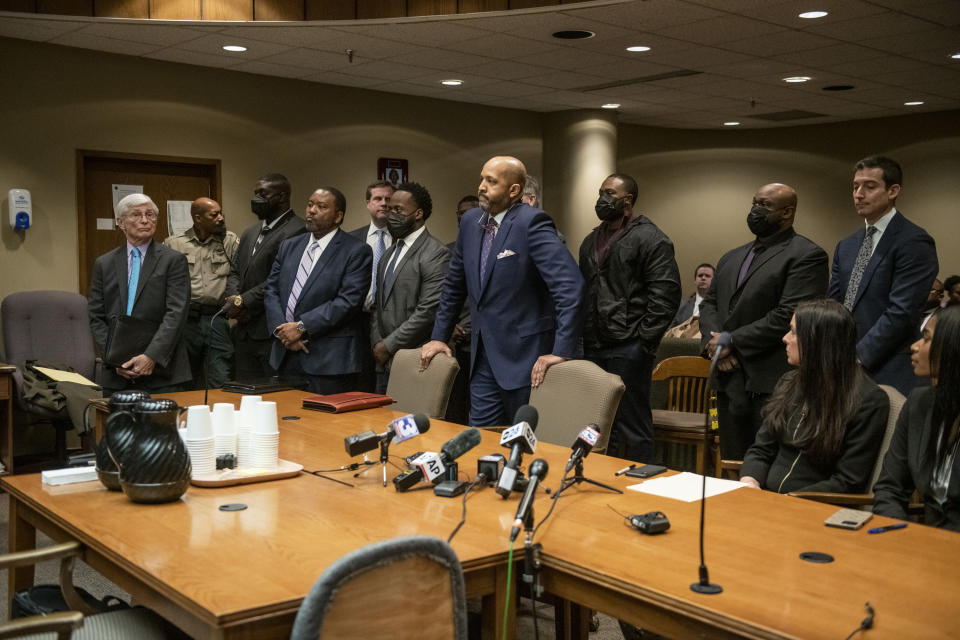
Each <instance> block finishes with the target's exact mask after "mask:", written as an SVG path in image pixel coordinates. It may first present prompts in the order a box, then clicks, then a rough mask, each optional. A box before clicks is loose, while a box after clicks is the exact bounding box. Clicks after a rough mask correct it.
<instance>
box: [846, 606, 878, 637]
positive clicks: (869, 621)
mask: <svg viewBox="0 0 960 640" xmlns="http://www.w3.org/2000/svg"><path fill="white" fill-rule="evenodd" d="M866 607H867V617H866V618H864V619H863V620H862V621H861V622H860V626H859V627H857V628H856V629H854V630H853V631H851V632H850V635H848V636H847V637H846V638H845V639H844V640H850V638H852V637H853V636H855V635H857V632H859V631H866V630H867V629H871V628H873V616H874V613H875V612H874V610H873V607H871V606H870V603H869V602H868V603H867V604H866Z"/></svg>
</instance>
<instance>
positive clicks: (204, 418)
mask: <svg viewBox="0 0 960 640" xmlns="http://www.w3.org/2000/svg"><path fill="white" fill-rule="evenodd" d="M212 437H213V425H212V423H211V421H210V407H208V406H207V405H205V404H195V405H193V406H192V407H187V433H186V438H185V440H202V439H205V438H212Z"/></svg>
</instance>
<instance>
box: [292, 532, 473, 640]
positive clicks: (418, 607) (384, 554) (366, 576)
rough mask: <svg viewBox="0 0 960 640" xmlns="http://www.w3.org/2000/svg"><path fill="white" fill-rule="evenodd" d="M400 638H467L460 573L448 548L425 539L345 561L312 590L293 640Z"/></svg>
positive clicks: (364, 551) (390, 544)
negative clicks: (406, 636)
mask: <svg viewBox="0 0 960 640" xmlns="http://www.w3.org/2000/svg"><path fill="white" fill-rule="evenodd" d="M403 635H409V636H411V637H416V638H417V639H418V640H450V639H454V640H466V638H467V602H466V592H465V589H464V582H463V568H462V567H461V566H460V560H459V559H457V555H456V553H454V551H453V549H452V548H451V547H450V545H449V544H447V543H446V542H444V541H443V540H440V539H438V538H431V537H429V536H408V537H404V538H394V539H392V540H385V541H383V542H377V543H374V544H371V545H369V546H366V547H363V548H361V549H357V550H356V551H352V552H350V553H348V554H347V555H345V556H343V557H342V558H340V559H339V560H337V561H336V562H334V563H333V564H332V565H330V567H329V568H328V569H327V570H326V571H324V572H323V574H322V575H321V576H320V578H319V579H318V580H317V581H316V583H314V585H313V587H312V588H311V589H310V593H308V594H307V597H306V598H305V599H304V601H303V604H302V605H301V607H300V611H298V612H297V617H296V619H295V620H294V623H293V632H292V633H291V635H290V637H291V639H292V640H317V639H318V638H319V639H320V640H352V639H354V638H390V637H398V636H403Z"/></svg>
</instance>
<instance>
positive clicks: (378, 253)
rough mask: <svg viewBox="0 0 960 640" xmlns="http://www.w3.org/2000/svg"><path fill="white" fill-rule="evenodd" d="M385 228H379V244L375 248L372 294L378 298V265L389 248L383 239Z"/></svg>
mask: <svg viewBox="0 0 960 640" xmlns="http://www.w3.org/2000/svg"><path fill="white" fill-rule="evenodd" d="M383 233H384V231H383V229H377V246H376V247H375V248H374V250H373V281H372V283H371V286H372V290H371V291H370V294H371V295H372V296H373V298H374V300H376V296H377V265H379V264H380V258H382V257H383V253H384V252H385V251H386V250H387V245H386V243H385V242H384V240H383Z"/></svg>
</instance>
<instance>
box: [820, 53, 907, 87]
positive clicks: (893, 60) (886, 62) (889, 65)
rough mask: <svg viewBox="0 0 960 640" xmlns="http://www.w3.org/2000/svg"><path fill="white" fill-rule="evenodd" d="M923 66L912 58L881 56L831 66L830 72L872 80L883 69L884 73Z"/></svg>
mask: <svg viewBox="0 0 960 640" xmlns="http://www.w3.org/2000/svg"><path fill="white" fill-rule="evenodd" d="M922 66H923V63H922V62H920V61H919V60H914V59H912V58H905V57H903V56H880V57H877V58H870V59H869V60H854V61H852V62H842V63H838V64H833V65H830V70H831V71H836V72H837V73H842V74H843V75H846V76H854V77H856V78H870V77H872V76H873V75H874V74H876V73H877V71H878V70H881V69H882V70H884V71H906V70H907V69H917V68H919V67H922ZM854 84H856V83H854Z"/></svg>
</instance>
